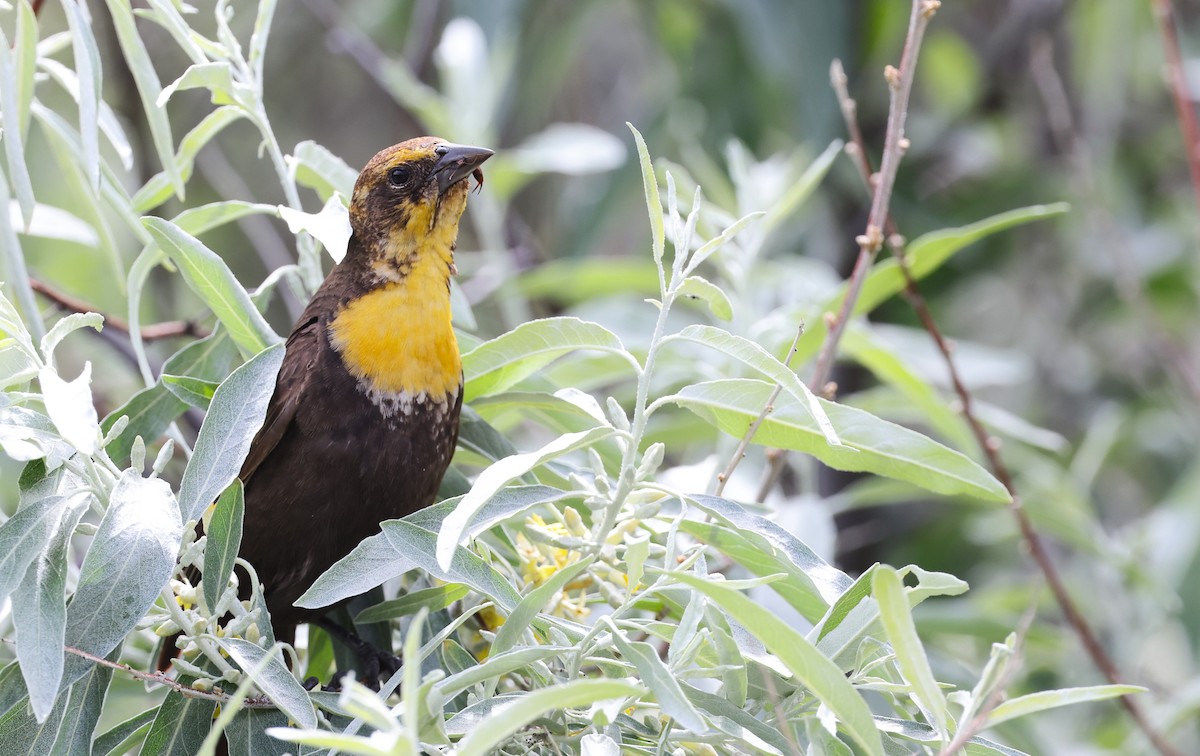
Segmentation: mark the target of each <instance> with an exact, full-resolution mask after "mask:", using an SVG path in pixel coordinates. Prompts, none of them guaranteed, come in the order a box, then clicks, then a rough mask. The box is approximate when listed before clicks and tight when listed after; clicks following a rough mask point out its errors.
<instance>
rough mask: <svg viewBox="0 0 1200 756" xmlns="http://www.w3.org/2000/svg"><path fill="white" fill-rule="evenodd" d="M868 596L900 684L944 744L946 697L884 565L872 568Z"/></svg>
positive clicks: (900, 587)
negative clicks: (893, 657) (893, 658)
mask: <svg viewBox="0 0 1200 756" xmlns="http://www.w3.org/2000/svg"><path fill="white" fill-rule="evenodd" d="M871 592H872V594H873V595H874V596H875V600H876V601H878V602H879V619H880V622H881V623H882V624H883V629H884V632H885V633H886V634H887V639H888V642H889V643H891V645H892V650H893V651H894V652H895V653H896V661H897V663H898V664H899V665H900V672H901V673H902V674H903V675H904V681H905V682H907V683H908V684H909V686H910V687H911V689H912V696H913V699H914V700H915V701H916V702H917V705H918V706H920V707H921V710H922V711H923V712H925V715H926V716H927V717H929V719H930V720H931V723H932V724H933V726H934V727H935V728H936V729H937V731H938V733H939V734H941V736H942V740H943V741H944V740H946V739H947V738H948V737H949V735H948V734H947V733H948V724H949V721H950V715H949V712H948V711H947V705H946V696H945V694H944V693H942V689H941V688H940V687H938V683H937V679H936V678H934V676H933V670H932V669H930V667H929V659H928V658H926V656H925V647H924V646H923V645H922V644H921V639H920V638H919V637H918V636H917V627H916V625H915V624H914V623H913V618H912V610H911V609H910V608H909V606H908V599H907V598H906V597H905V595H904V583H902V582H901V581H900V575H899V574H898V573H897V572H896V570H895V568H893V567H889V566H888V565H879V566H878V567H876V568H875V574H874V575H873V576H872V577H871Z"/></svg>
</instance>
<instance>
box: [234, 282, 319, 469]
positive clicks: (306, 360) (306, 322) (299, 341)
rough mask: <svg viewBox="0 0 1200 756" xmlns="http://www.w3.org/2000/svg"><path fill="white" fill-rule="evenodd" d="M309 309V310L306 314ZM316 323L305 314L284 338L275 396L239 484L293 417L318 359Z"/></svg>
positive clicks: (278, 439)
mask: <svg viewBox="0 0 1200 756" xmlns="http://www.w3.org/2000/svg"><path fill="white" fill-rule="evenodd" d="M311 309H312V307H311V306H310V307H309V308H308V310H311ZM320 322H321V319H320V317H319V316H318V315H316V314H312V313H310V312H309V311H307V310H306V311H305V313H304V315H303V316H302V317H301V319H300V322H298V323H297V324H296V327H295V329H293V330H292V334H291V335H290V336H288V340H287V346H286V350H287V351H286V352H285V354H284V356H283V365H281V366H280V368H279V377H278V378H277V379H276V381H275V393H274V394H272V395H271V403H270V404H268V405H267V417H266V419H265V420H264V421H263V425H262V428H260V429H259V431H258V435H256V436H255V437H254V441H253V442H252V443H251V444H250V454H249V456H247V457H246V461H245V462H244V463H243V464H242V471H241V473H240V474H239V475H238V477H240V478H241V479H242V483H249V482H250V476H252V475H254V471H255V470H257V469H258V468H259V466H260V465H261V464H262V463H263V461H264V460H266V458H267V457H268V456H270V454H271V452H272V451H274V449H275V447H276V446H278V445H279V441H280V439H282V438H283V435H284V434H285V433H286V432H287V429H288V427H289V426H290V425H291V424H292V419H293V418H295V416H296V408H297V407H299V406H300V403H301V402H302V401H303V397H304V393H305V387H306V385H307V384H308V380H309V376H311V375H312V374H313V367H314V365H315V364H316V362H317V359H318V358H319V357H320V351H321V349H322V344H323V339H322V338H321V334H320Z"/></svg>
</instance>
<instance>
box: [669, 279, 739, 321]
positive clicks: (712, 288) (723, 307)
mask: <svg viewBox="0 0 1200 756" xmlns="http://www.w3.org/2000/svg"><path fill="white" fill-rule="evenodd" d="M679 293H680V294H681V295H683V296H685V297H688V298H689V299H698V300H700V301H702V302H704V303H705V304H706V305H708V309H709V311H711V312H712V314H713V315H715V316H717V317H718V318H720V319H721V320H732V319H733V304H732V303H731V302H730V301H729V297H728V296H726V294H725V292H723V291H721V287H719V286H717V285H716V284H714V283H710V282H709V281H708V280H706V279H704V278H701V277H700V276H688V277H687V278H685V279H683V283H681V284H680V285H679Z"/></svg>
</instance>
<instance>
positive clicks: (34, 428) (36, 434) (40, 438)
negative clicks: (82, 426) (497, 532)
mask: <svg viewBox="0 0 1200 756" xmlns="http://www.w3.org/2000/svg"><path fill="white" fill-rule="evenodd" d="M0 448H2V449H4V453H5V454H7V455H8V456H9V457H11V458H12V459H14V460H16V461H18V462H30V461H32V460H35V459H45V460H46V467H47V468H49V469H51V470H53V469H56V468H57V467H58V466H59V465H61V464H62V463H63V460H65V459H67V458H68V457H70V456H71V455H72V454H74V453H75V451H74V449H72V448H71V445H70V444H68V443H66V442H65V441H63V440H62V438H61V437H60V436H59V433H58V431H57V429H55V427H54V423H52V422H51V421H50V418H48V417H46V416H45V415H43V414H42V413H40V412H35V411H33V410H31V409H26V408H25V407H0Z"/></svg>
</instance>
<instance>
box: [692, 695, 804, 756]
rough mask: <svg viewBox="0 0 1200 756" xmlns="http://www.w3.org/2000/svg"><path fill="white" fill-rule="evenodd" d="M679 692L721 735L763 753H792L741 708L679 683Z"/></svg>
mask: <svg viewBox="0 0 1200 756" xmlns="http://www.w3.org/2000/svg"><path fill="white" fill-rule="evenodd" d="M682 685H683V692H684V693H686V694H687V697H688V698H689V699H690V700H691V702H692V703H693V704H695V705H696V706H697V707H698V708H699V709H701V710H702V711H704V713H706V714H707V715H708V717H707V719H708V721H709V722H710V723H712V725H713V727H716V728H717V729H718V730H720V731H721V732H723V733H725V734H726V735H729V736H731V737H734V738H737V739H738V740H741V741H744V742H745V743H747V744H749V745H750V746H751V747H753V748H754V749H756V750H758V751H762V752H764V753H778V754H790V753H794V752H795V749H794V748H793V747H792V746H791V745H789V744H788V742H787V739H786V738H784V737H783V734H782V733H781V732H779V730H777V729H775V728H774V727H771V726H770V725H768V724H766V723H765V722H763V721H761V720H758V719H755V718H754V716H753V715H752V714H751V713H750V712H748V711H746V710H745V709H744V708H743V707H742V705H738V704H735V703H732V702H730V701H727V700H726V699H724V698H722V697H721V696H718V695H713V694H712V693H708V692H706V691H703V690H700V689H699V688H693V687H692V686H691V685H688V684H687V683H683V684H682Z"/></svg>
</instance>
